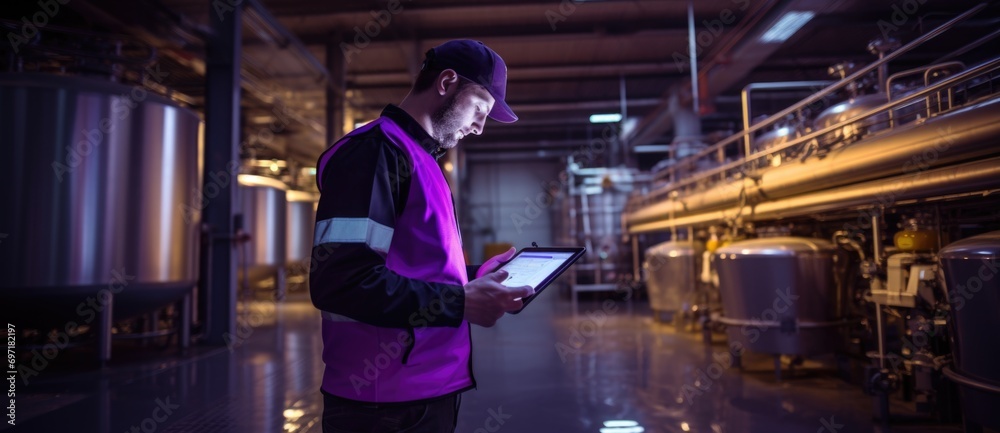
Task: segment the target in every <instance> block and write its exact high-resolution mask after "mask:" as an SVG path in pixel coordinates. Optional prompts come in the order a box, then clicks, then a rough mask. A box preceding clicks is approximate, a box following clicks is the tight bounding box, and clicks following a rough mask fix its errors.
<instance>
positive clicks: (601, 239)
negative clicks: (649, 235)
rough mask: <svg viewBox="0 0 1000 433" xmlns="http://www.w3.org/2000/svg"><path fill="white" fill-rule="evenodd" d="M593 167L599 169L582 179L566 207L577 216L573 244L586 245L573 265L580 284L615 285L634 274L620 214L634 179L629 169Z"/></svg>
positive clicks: (632, 187) (633, 185)
mask: <svg viewBox="0 0 1000 433" xmlns="http://www.w3.org/2000/svg"><path fill="white" fill-rule="evenodd" d="M585 170H588V169H585ZM593 170H599V172H598V173H597V174H596V175H593V176H586V177H584V178H583V182H582V185H579V186H578V187H577V195H575V196H574V197H573V198H574V199H575V200H574V201H573V204H572V205H570V206H569V207H567V208H566V209H565V210H566V211H567V212H570V214H571V215H575V218H574V221H572V222H571V223H572V224H574V225H573V226H571V227H570V229H571V230H573V231H574V233H573V238H574V239H575V241H574V242H573V243H572V244H571V245H584V246H586V247H587V254H586V255H585V256H584V258H583V260H582V262H581V263H579V264H577V265H575V266H574V268H575V271H577V276H578V280H577V281H578V282H579V283H583V284H590V283H593V284H614V283H616V282H617V281H618V280H620V279H621V278H622V277H624V276H626V275H631V274H632V249H631V246H629V245H627V244H625V243H624V241H622V225H621V215H622V211H624V210H625V203H626V202H627V201H628V195H629V194H630V193H631V192H632V190H633V189H634V188H635V186H636V185H635V179H634V176H633V173H632V172H631V171H630V170H628V169H618V168H598V169H593Z"/></svg>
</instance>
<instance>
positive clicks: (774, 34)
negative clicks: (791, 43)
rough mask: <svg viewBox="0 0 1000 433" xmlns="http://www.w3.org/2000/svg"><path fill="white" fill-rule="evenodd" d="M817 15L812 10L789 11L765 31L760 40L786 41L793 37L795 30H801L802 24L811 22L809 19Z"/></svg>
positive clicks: (765, 41) (766, 41)
mask: <svg viewBox="0 0 1000 433" xmlns="http://www.w3.org/2000/svg"><path fill="white" fill-rule="evenodd" d="M815 15H816V14H815V13H813V12H810V11H806V12H800V11H791V12H788V13H786V14H785V15H784V16H782V17H781V18H780V19H778V21H777V22H776V23H774V25H773V26H771V28H769V29H767V31H766V32H764V35H762V36H761V37H760V41H761V42H764V43H768V42H784V41H785V40H787V39H788V38H790V37H792V35H794V34H795V32H797V31H799V29H800V28H802V26H804V25H806V23H807V22H809V20H811V19H812V18H813V16H815Z"/></svg>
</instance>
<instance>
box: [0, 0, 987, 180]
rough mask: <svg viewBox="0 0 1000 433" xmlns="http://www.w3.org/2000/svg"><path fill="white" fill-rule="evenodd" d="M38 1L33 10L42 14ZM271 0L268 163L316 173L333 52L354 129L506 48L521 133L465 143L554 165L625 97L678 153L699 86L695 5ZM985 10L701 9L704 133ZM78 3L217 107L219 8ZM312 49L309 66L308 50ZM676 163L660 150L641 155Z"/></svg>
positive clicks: (642, 0)
mask: <svg viewBox="0 0 1000 433" xmlns="http://www.w3.org/2000/svg"><path fill="white" fill-rule="evenodd" d="M215 1H216V2H217V3H227V2H229V1H230V0H215ZM247 1H250V0H247ZM24 3H25V5H26V6H24V8H25V9H26V10H27V11H31V6H32V5H34V4H35V2H24ZM261 3H262V4H263V6H264V7H265V8H266V9H267V10H268V11H269V13H270V15H273V17H275V18H276V19H277V21H278V22H280V23H281V24H282V25H283V26H284V27H285V28H287V29H288V31H289V32H290V33H291V34H292V35H294V36H295V37H296V38H297V39H298V40H300V41H301V42H302V45H301V46H299V45H297V44H293V43H289V41H288V40H286V39H285V38H284V36H283V35H281V34H280V33H275V32H274V31H272V30H269V29H267V28H266V26H265V25H263V24H262V23H265V22H266V21H267V20H266V18H261V17H260V16H259V15H258V14H255V13H252V12H251V13H248V14H246V15H247V16H245V19H244V77H245V78H248V81H249V84H247V83H245V84H244V94H245V96H244V107H245V113H244V119H245V123H246V125H248V126H247V131H249V132H248V134H250V133H252V131H253V128H254V125H265V124H267V123H268V122H271V121H273V119H274V118H275V114H274V111H275V110H274V109H273V105H275V104H278V105H281V106H283V107H285V111H284V112H285V113H288V116H289V117H290V118H291V119H293V120H292V121H289V122H290V125H289V127H288V128H287V129H285V130H283V131H281V132H280V133H279V134H277V135H278V137H277V138H276V139H275V140H273V142H272V143H271V144H270V145H269V146H268V147H267V149H264V150H261V155H263V156H265V157H278V158H289V159H298V160H300V161H302V162H304V163H305V162H308V161H311V160H313V159H314V158H315V157H316V155H318V153H319V152H320V151H322V149H323V148H324V143H325V125H326V111H325V107H326V93H327V92H326V89H327V87H328V86H329V85H332V83H331V80H325V79H323V78H322V76H323V75H322V74H323V73H324V72H322V71H320V68H317V66H319V67H326V66H327V65H328V62H327V54H328V53H330V52H332V53H334V54H335V55H337V54H341V53H347V56H348V57H347V61H346V62H345V69H346V74H345V76H344V90H345V91H346V101H347V108H346V113H345V116H344V121H345V123H346V124H348V125H351V124H352V123H353V122H357V121H364V120H368V119H371V118H374V117H375V116H377V115H378V112H379V111H380V110H381V108H382V107H383V106H384V105H385V104H388V103H396V102H398V101H400V100H401V99H402V98H403V96H405V94H406V92H407V90H408V87H409V83H410V81H411V79H412V77H413V75H414V73H415V71H416V70H417V69H418V68H419V65H420V61H421V59H422V56H423V53H424V52H425V51H427V50H428V49H429V48H431V47H433V46H435V45H437V44H440V43H441V42H444V41H446V40H448V39H453V38H472V39H478V40H481V41H483V42H485V43H486V44H487V45H489V46H490V47H492V48H493V49H494V50H496V51H497V52H498V53H499V54H500V55H501V56H502V57H503V58H504V60H505V61H506V63H507V66H508V69H509V83H508V96H507V100H508V102H509V103H510V105H511V106H512V107H513V109H514V110H515V112H517V113H518V114H519V115H520V118H521V120H520V121H519V122H517V123H515V124H510V125H506V124H500V123H496V122H493V121H490V123H488V124H487V127H486V131H485V134H484V135H482V136H478V137H470V138H469V139H467V140H466V142H465V143H463V147H464V148H465V149H466V150H467V151H469V152H470V153H490V154H493V153H510V154H514V153H519V154H522V155H543V156H555V155H560V154H565V153H568V152H571V151H572V150H573V149H574V148H576V147H579V146H581V145H583V144H585V143H586V142H587V140H588V139H591V138H593V137H595V136H599V135H600V134H601V132H602V131H603V130H604V129H605V128H607V126H606V125H591V124H590V123H589V121H588V118H589V115H590V114H593V113H616V112H619V110H620V107H621V103H622V101H623V99H624V101H626V103H627V115H628V117H629V118H631V119H634V120H633V121H631V122H630V123H631V127H628V126H626V134H625V135H626V136H627V137H628V138H629V139H630V141H629V144H630V145H631V146H635V145H648V144H668V143H670V141H671V140H672V139H673V128H672V127H671V126H672V122H671V118H672V110H673V109H676V108H673V109H672V108H671V107H670V106H669V104H668V101H669V100H670V95H671V94H673V93H674V92H676V91H677V89H682V88H683V86H685V85H687V83H689V82H690V78H691V74H690V65H689V63H687V62H686V58H687V55H688V49H689V46H688V16H687V14H688V11H687V9H688V2H687V1H679V0H604V1H599V0H504V1H498V0H483V1H468V0H389V1H387V0H340V1H320V0H261ZM975 4H976V3H975V2H969V1H957V0H947V1H945V0H900V1H872V0H834V1H822V0H784V1H779V0H699V1H697V2H694V5H693V8H694V21H695V24H696V28H695V32H696V33H695V35H696V37H695V40H696V50H697V53H698V57H697V58H698V76H699V87H700V89H701V91H700V92H699V94H700V98H701V119H702V130H703V132H705V133H710V132H713V131H735V130H738V129H740V127H741V125H742V120H741V114H740V104H739V91H740V89H742V88H743V87H744V86H745V85H746V84H748V83H751V82H761V81H787V80H825V79H829V78H830V76H829V75H828V72H827V70H828V67H830V66H831V65H833V64H835V63H839V62H844V61H852V62H854V63H856V64H858V65H863V64H866V63H869V62H870V61H872V60H874V59H875V56H874V55H873V54H871V53H869V52H868V50H867V49H866V46H867V45H868V43H869V42H870V41H871V40H873V39H875V38H877V37H880V36H890V37H894V38H897V39H899V40H900V41H901V42H903V43H906V42H909V41H911V40H913V39H914V38H916V37H918V36H919V35H921V34H924V33H926V32H928V31H930V30H931V29H933V28H934V27H936V26H937V25H940V24H941V23H943V22H944V21H946V20H948V19H950V18H952V17H954V16H955V15H957V14H959V13H961V12H964V11H966V10H968V9H970V8H971V7H973V6H975ZM34 7H35V8H36V9H37V6H34ZM64 7H67V8H72V9H73V11H74V12H73V13H72V14H66V15H67V16H66V17H63V19H62V20H61V21H60V24H61V25H76V26H83V27H89V28H91V29H104V30H107V31H113V32H117V33H125V34H131V35H134V36H136V37H138V38H139V39H141V40H143V41H146V42H147V43H150V44H152V45H154V46H157V48H159V52H160V59H161V60H160V61H161V62H162V63H163V64H164V65H165V66H166V67H169V68H172V70H177V71H179V74H178V75H175V77H184V78H185V79H184V80H183V81H179V82H177V83H174V85H175V86H176V88H177V91H179V92H181V93H185V94H187V95H189V96H190V101H189V102H190V104H191V105H193V106H195V108H198V106H199V105H200V104H202V103H203V95H204V90H203V89H201V88H199V83H198V79H197V78H198V77H199V73H201V72H202V71H201V70H200V68H203V65H204V62H203V56H204V45H203V42H201V41H200V39H202V37H203V35H204V34H205V32H207V31H209V28H208V21H209V20H208V14H209V13H210V7H209V2H208V1H206V0H73V1H72V2H70V3H68V4H67V5H66V6H64ZM248 10H249V9H248ZM791 11H810V12H813V13H814V14H815V17H814V18H813V19H812V20H811V21H809V22H808V23H807V24H806V25H805V26H804V27H803V28H802V29H801V30H799V31H798V32H796V33H795V34H794V35H793V36H792V37H791V38H790V39H788V40H787V41H784V42H771V43H765V42H762V41H761V40H760V36H761V35H762V34H763V33H764V32H765V31H766V30H767V29H769V28H770V27H771V26H772V25H773V24H774V23H775V22H776V21H777V20H779V19H780V18H781V17H782V16H784V15H785V14H786V13H787V12H791ZM20 13H21V12H20V11H15V12H13V13H10V14H8V13H5V17H6V18H8V19H12V20H18V19H19V18H20V16H21V15H20ZM70 15H71V17H70ZM998 16H1000V8H998V7H997V3H996V2H993V3H992V4H990V5H988V6H987V8H986V9H984V10H983V11H981V12H979V13H978V14H977V15H976V16H974V17H973V18H971V19H970V20H969V21H967V22H965V23H964V24H962V25H961V26H959V27H958V28H956V29H954V30H952V31H950V32H948V33H946V34H945V35H944V36H942V37H940V38H938V39H935V40H934V41H933V42H931V43H928V44H926V45H924V46H922V47H921V48H920V49H918V50H915V51H913V52H911V53H909V54H907V55H906V56H903V57H902V58H901V59H900V60H898V61H894V62H893V63H892V65H891V71H893V72H894V71H897V70H904V69H907V68H910V67H913V66H918V65H923V64H926V63H928V62H931V61H934V60H937V59H939V58H942V57H944V56H946V55H947V54H948V53H950V52H953V51H955V50H956V49H958V48H959V47H961V46H963V45H965V44H968V43H969V42H972V41H973V40H975V39H976V38H977V37H979V36H982V35H985V34H987V33H990V32H993V31H995V30H996V29H997V28H998V23H1000V20H998ZM74 21H76V22H75V23H74ZM365 33H367V34H365ZM987 46H991V45H990V44H986V45H984V47H987ZM299 48H302V49H299ZM979 50H980V51H983V50H992V51H993V52H995V51H996V49H995V48H980V49H979ZM306 52H307V53H308V56H304V55H303V53H306ZM310 57H311V58H310ZM336 82H337V81H336V80H334V81H333V83H336ZM334 87H336V86H334ZM763 96H764V98H763V99H762V101H763V103H762V104H761V105H760V106H759V107H755V110H758V112H760V113H764V112H768V111H771V112H774V111H777V110H778V109H780V108H783V107H784V106H787V105H789V104H790V103H791V102H794V100H795V98H800V97H802V96H803V94H801V93H798V94H795V93H791V94H785V95H773V96H771V97H769V96H768V95H763ZM681 100H682V101H683V100H684V99H681ZM769 105H770V106H769ZM258 128H259V127H258ZM539 151H541V153H539ZM662 157H663V154H655V153H654V154H652V155H643V157H642V158H645V159H650V158H652V159H654V160H655V159H659V158H662ZM640 162H642V161H640ZM647 165H648V164H647Z"/></svg>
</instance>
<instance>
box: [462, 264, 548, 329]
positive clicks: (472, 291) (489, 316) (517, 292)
mask: <svg viewBox="0 0 1000 433" xmlns="http://www.w3.org/2000/svg"><path fill="white" fill-rule="evenodd" d="M506 279H507V271H504V270H500V271H496V272H493V273H489V274H486V275H483V277H482V278H476V279H475V280H472V281H469V283H468V284H466V285H465V287H463V288H464V289H465V320H466V321H468V322H469V323H475V324H476V325H479V326H484V327H487V328H489V327H491V326H493V325H494V324H496V323H497V320H500V318H501V317H503V315H504V313H506V312H508V311H517V310H519V309H520V308H521V305H523V303H522V301H521V298H525V297H528V296H530V295H531V294H532V293H535V290H534V289H532V288H531V286H521V287H507V286H505V285H503V284H500V283H501V282H502V281H504V280H506Z"/></svg>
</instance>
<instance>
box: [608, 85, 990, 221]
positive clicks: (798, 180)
mask: <svg viewBox="0 0 1000 433" xmlns="http://www.w3.org/2000/svg"><path fill="white" fill-rule="evenodd" d="M998 117H1000V99H994V100H992V101H986V102H983V103H980V104H978V105H976V106H973V107H969V108H967V109H963V110H960V111H956V112H954V113H951V114H948V115H946V116H937V117H935V118H934V119H931V120H928V121H927V122H925V123H924V124H922V125H920V126H919V127H912V128H899V129H896V130H893V131H888V132H886V133H883V134H881V135H880V136H878V137H873V138H871V139H867V140H863V141H861V142H858V143H856V144H853V145H851V146H849V147H846V148H843V149H841V150H839V151H838V152H836V153H831V154H830V155H827V157H826V158H823V159H820V160H816V161H810V162H809V163H807V164H786V165H782V166H779V167H775V168H771V169H769V170H767V171H766V172H764V173H763V174H762V175H761V177H760V180H759V183H755V182H754V181H752V180H750V179H747V178H745V177H744V178H743V179H741V180H738V181H737V182H741V183H742V184H743V185H744V186H745V187H746V188H747V190H748V191H753V192H755V193H756V194H757V195H762V196H766V197H767V198H769V199H772V200H773V199H778V198H783V197H790V196H794V195H798V194H804V193H809V192H812V191H815V190H818V189H821V188H830V187H837V186H841V185H849V184H852V183H858V182H864V181H868V180H872V179H877V178H879V177H886V176H892V175H894V174H898V173H900V172H901V171H903V170H908V171H918V170H919V169H920V168H925V167H928V166H941V165H945V164H949V163H954V162H958V161H962V160H965V159H968V158H975V157H984V156H990V155H993V154H996V153H998V152H1000V150H998V149H996V148H995V147H993V146H985V145H983V144H984V143H988V142H990V140H992V139H993V138H995V137H996V136H997V135H998V134H1000V124H997V123H996V121H995V119H996V118H998ZM922 155H930V156H933V158H932V159H931V158H927V157H924V156H922ZM915 157H917V160H916V161H915V160H914V158H915ZM917 163H919V165H918V164H917ZM693 178H696V179H701V178H704V176H693ZM739 186H740V185H739V184H735V183H731V184H723V185H720V186H718V187H715V188H711V189H708V190H705V191H703V192H699V193H697V194H689V195H687V196H684V197H681V198H680V199H679V200H677V201H676V202H675V200H674V199H673V198H671V197H672V196H673V195H674V194H677V193H678V191H676V190H674V189H671V188H662V189H661V190H659V191H657V192H655V193H653V194H652V195H653V196H654V197H656V196H664V197H663V198H661V199H660V200H659V201H657V202H654V203H651V204H649V205H645V206H643V207H641V208H640V207H639V206H635V209H636V210H635V211H632V212H630V213H629V215H628V222H629V224H644V223H649V222H652V221H656V220H659V219H662V218H664V217H665V216H667V215H668V214H669V213H670V212H671V211H675V212H676V215H677V216H684V215H688V214H693V213H697V212H704V211H707V210H710V209H716V208H720V207H724V206H726V205H731V204H732V203H733V202H734V201H735V200H737V199H738V197H739V192H740V188H739ZM645 199H646V200H649V196H647V197H645Z"/></svg>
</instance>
